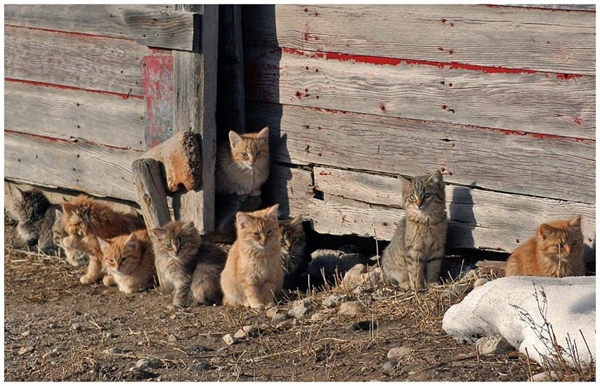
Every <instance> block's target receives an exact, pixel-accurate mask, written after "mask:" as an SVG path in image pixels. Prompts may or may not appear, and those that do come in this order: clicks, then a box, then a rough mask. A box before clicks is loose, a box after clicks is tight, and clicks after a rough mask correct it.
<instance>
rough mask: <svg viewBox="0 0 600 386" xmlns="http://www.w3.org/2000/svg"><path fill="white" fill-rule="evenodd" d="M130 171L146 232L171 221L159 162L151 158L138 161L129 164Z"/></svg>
mask: <svg viewBox="0 0 600 386" xmlns="http://www.w3.org/2000/svg"><path fill="white" fill-rule="evenodd" d="M131 171H132V174H133V178H134V180H135V191H136V194H137V202H138V204H139V205H140V208H142V214H143V216H144V221H145V222H146V227H147V228H148V231H149V232H150V231H152V229H154V228H158V227H162V226H164V225H165V224H167V223H168V222H169V221H171V214H170V212H169V206H168V205H167V192H166V190H165V178H164V176H163V175H162V172H161V170H160V162H158V161H156V160H154V159H151V158H142V159H138V160H135V161H133V163H132V164H131ZM151 237H153V235H152V236H151Z"/></svg>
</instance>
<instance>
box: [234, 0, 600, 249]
mask: <svg viewBox="0 0 600 386" xmlns="http://www.w3.org/2000/svg"><path fill="white" fill-rule="evenodd" d="M563 8H567V9H549V8H548V9H547V8H544V7H543V6H535V7H533V6H532V7H527V6H524V7H509V6H484V5H442V6H440V5H436V6H429V5H414V6H413V5H377V6H361V5H344V6H337V5H334V6H321V5H308V6H298V5H276V6H272V5H258V6H244V7H243V34H244V43H245V45H244V56H245V79H246V115H247V130H248V131H256V130H258V129H259V128H261V127H263V126H265V125H269V126H270V127H271V128H272V129H273V130H272V131H271V133H272V137H271V140H272V143H273V145H274V146H273V149H274V154H273V156H274V157H273V158H274V161H275V164H276V165H275V166H274V168H273V176H272V178H271V181H270V188H267V189H263V191H267V192H270V195H269V197H268V200H269V201H271V202H274V201H281V202H283V207H284V209H285V210H286V211H288V212H289V214H291V215H297V214H305V215H306V216H307V217H308V218H310V219H311V221H312V225H313V227H314V229H315V230H316V231H317V232H320V233H330V234H356V235H361V236H375V237H377V238H378V239H382V240H389V239H390V237H391V236H392V234H393V231H394V229H395V227H396V224H397V221H398V220H399V219H400V218H401V216H402V215H403V209H402V202H401V199H400V191H401V190H400V188H401V182H400V180H399V179H398V178H397V176H398V175H404V176H414V175H419V174H426V173H430V172H432V171H433V170H435V169H438V168H439V169H441V170H442V171H443V173H444V175H445V176H444V178H445V181H446V182H447V185H446V189H447V209H448V213H449V215H450V218H451V223H450V230H449V236H448V245H449V247H451V248H481V249H491V250H499V251H507V252H511V251H512V250H514V249H515V248H516V247H517V246H518V245H519V243H521V242H523V241H524V240H526V239H528V238H529V237H531V236H533V234H534V231H535V229H536V227H537V226H538V225H539V224H540V223H541V222H543V221H548V220H553V219H559V218H567V217H571V216H574V215H576V214H581V215H582V216H583V230H584V235H585V240H586V244H587V245H588V246H589V247H590V248H591V249H590V250H589V251H588V252H589V256H592V253H593V252H592V250H593V249H595V213H596V205H595V196H596V181H595V164H596V160H595V145H596V141H595V129H596V126H595V122H596V110H595V84H596V77H595V73H596V63H595V57H596V48H595V47H596V43H595V37H596V31H595V17H596V15H595V8H594V7H593V6H585V7H581V6H574V7H573V8H571V9H569V7H568V6H566V7H563Z"/></svg>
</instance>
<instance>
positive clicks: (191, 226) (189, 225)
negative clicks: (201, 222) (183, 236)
mask: <svg viewBox="0 0 600 386" xmlns="http://www.w3.org/2000/svg"><path fill="white" fill-rule="evenodd" d="M193 229H194V221H192V220H190V221H188V222H186V223H184V224H183V225H182V226H181V230H182V231H184V232H185V233H190V231H192V230H193Z"/></svg>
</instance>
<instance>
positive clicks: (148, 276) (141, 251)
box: [98, 229, 156, 294]
mask: <svg viewBox="0 0 600 386" xmlns="http://www.w3.org/2000/svg"><path fill="white" fill-rule="evenodd" d="M98 241H99V243H100V248H101V249H102V253H103V254H104V267H105V268H106V270H107V273H108V274H107V275H106V276H104V279H103V280H102V282H103V283H104V285H107V286H111V285H114V284H116V285H117V286H118V287H119V291H121V292H125V293H126V294H131V293H134V292H141V291H145V290H147V289H148V288H151V287H152V285H153V284H154V277H155V275H156V269H155V268H154V251H153V250H152V242H151V241H150V238H149V237H148V231H147V230H146V229H140V230H138V231H135V232H133V233H131V234H130V235H121V236H117V237H113V238H112V239H110V240H102V239H100V240H98Z"/></svg>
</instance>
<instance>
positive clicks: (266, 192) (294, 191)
mask: <svg viewBox="0 0 600 386" xmlns="http://www.w3.org/2000/svg"><path fill="white" fill-rule="evenodd" d="M262 192H263V193H262V199H263V206H264V207H267V206H271V205H275V204H279V216H280V217H282V218H286V217H296V216H298V215H307V214H308V210H307V209H308V208H307V205H306V204H307V202H308V201H309V200H310V199H311V198H312V196H313V183H312V173H311V172H310V171H308V170H303V169H300V168H290V167H289V166H283V165H278V164H272V165H271V172H270V174H269V179H268V180H267V182H266V183H265V185H264V186H263V188H262Z"/></svg>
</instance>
